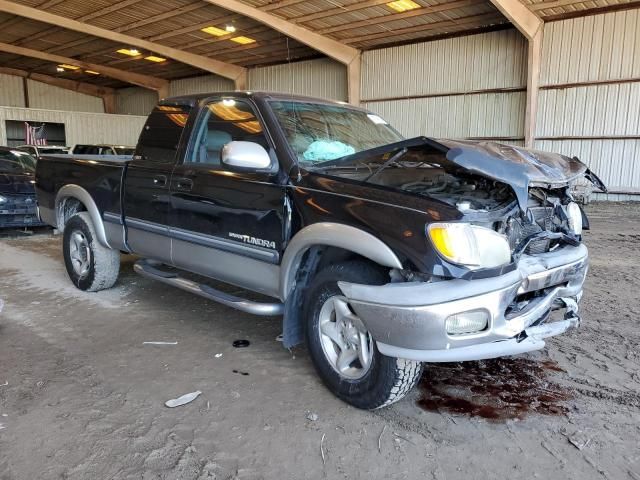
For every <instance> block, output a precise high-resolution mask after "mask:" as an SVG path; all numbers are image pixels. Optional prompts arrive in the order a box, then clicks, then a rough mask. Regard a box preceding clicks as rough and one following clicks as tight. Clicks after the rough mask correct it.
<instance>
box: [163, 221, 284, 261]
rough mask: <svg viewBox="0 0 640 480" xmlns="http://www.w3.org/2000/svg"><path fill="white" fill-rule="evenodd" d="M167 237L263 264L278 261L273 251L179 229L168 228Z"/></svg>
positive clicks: (276, 254)
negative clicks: (241, 256)
mask: <svg viewBox="0 0 640 480" xmlns="http://www.w3.org/2000/svg"><path fill="white" fill-rule="evenodd" d="M169 235H170V236H171V237H172V238H176V239H179V240H184V241H187V242H191V243H196V244H199V245H202V246H204V247H209V248H213V249H217V250H224V251H226V252H230V253H235V254H241V255H246V256H247V257H251V258H255V259H257V260H262V261H264V262H270V263H277V262H278V259H279V254H278V252H277V251H275V250H270V249H268V248H262V247H256V246H252V245H247V244H244V243H240V242H237V241H233V240H226V239H224V238H220V237H214V236H212V235H205V234H202V233H194V232H192V231H189V230H183V229H181V228H175V227H170V229H169Z"/></svg>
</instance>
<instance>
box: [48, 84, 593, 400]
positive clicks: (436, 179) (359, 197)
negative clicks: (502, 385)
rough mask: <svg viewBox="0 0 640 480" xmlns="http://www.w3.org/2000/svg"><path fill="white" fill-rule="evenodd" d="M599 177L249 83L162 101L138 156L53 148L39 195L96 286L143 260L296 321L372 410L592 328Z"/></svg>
mask: <svg viewBox="0 0 640 480" xmlns="http://www.w3.org/2000/svg"><path fill="white" fill-rule="evenodd" d="M583 177H586V178H587V179H588V180H590V181H591V182H592V183H594V184H595V185H596V186H597V187H598V188H600V189H602V190H605V186H604V185H603V184H602V182H600V181H599V180H598V178H597V177H596V176H595V175H594V174H593V173H591V172H590V171H589V170H588V169H587V167H586V166H585V165H584V164H583V163H581V162H580V161H579V160H578V159H576V158H573V159H571V158H568V157H564V156H561V155H556V154H550V153H544V152H538V151H532V150H526V149H523V148H517V147H513V146H508V145H501V144H496V143H489V142H471V141H454V140H437V139H433V138H427V137H417V138H412V139H405V138H403V137H402V136H401V135H400V134H399V133H398V132H397V131H396V130H394V129H393V128H392V127H391V126H390V125H389V124H388V123H387V122H386V121H385V120H383V119H382V118H380V117H379V116H378V115H375V114H373V113H371V112H368V111H366V110H363V109H360V108H355V107H352V106H348V105H344V104H341V103H336V102H329V101H325V100H319V99H313V98H307V97H295V96H288V95H280V94H269V93H258V92H253V93H251V92H231V93H216V94H209V95H194V96H185V97H178V98H170V99H166V100H163V101H162V102H160V104H159V105H158V106H157V107H156V108H155V109H154V110H153V112H152V113H151V115H150V116H149V118H148V120H147V122H146V125H145V127H144V129H143V131H142V133H141V135H140V139H139V143H138V146H137V148H136V151H135V155H134V156H133V159H132V160H130V161H126V162H121V163H117V162H109V161H96V160H82V159H78V158H75V159H74V158H46V157H45V158H42V159H41V160H40V161H39V162H38V165H37V172H36V187H37V194H38V202H39V211H40V215H41V218H42V219H43V220H44V221H46V222H47V223H48V224H50V225H53V226H55V227H57V228H58V229H59V230H61V231H64V242H63V244H64V261H65V264H66V268H67V271H68V273H69V277H70V278H71V280H72V281H73V283H74V284H75V285H76V286H77V287H78V288H80V289H82V290H87V291H96V290H101V289H105V288H109V287H111V286H112V285H113V284H114V283H115V282H116V279H117V277H118V270H119V262H120V261H119V257H120V253H121V252H123V253H135V254H137V255H139V256H140V257H141V258H142V259H141V260H139V261H138V262H137V263H136V265H135V269H136V271H137V272H138V273H140V274H142V275H144V276H147V277H150V278H154V279H156V280H159V281H161V282H164V283H168V284H171V285H175V286H177V287H179V288H182V289H185V290H189V291H191V292H193V293H196V294H198V295H201V296H204V297H206V298H209V299H212V300H215V301H217V302H221V303H223V304H225V305H228V306H231V307H234V308H237V309H240V310H242V311H245V312H249V313H253V314H257V315H274V316H275V315H282V316H283V317H284V320H283V338H284V345H285V347H292V346H294V345H296V344H299V343H302V342H303V341H305V340H306V344H307V346H308V350H309V353H310V355H311V358H312V360H313V363H314V365H315V366H316V368H317V371H318V373H319V375H320V376H321V378H322V380H323V381H324V382H325V383H326V385H327V386H328V387H329V389H331V390H332V391H333V392H334V393H335V394H336V395H337V396H338V397H340V398H342V399H343V400H345V401H347V402H349V403H350V404H352V405H355V406H356V407H360V408H368V409H372V408H378V407H383V406H385V405H389V404H391V403H393V402H395V401H397V400H398V399H400V398H402V397H403V396H404V395H405V394H406V393H407V392H408V391H409V390H410V389H411V388H412V387H413V386H414V384H415V383H416V381H417V380H418V378H419V377H420V373H421V371H422V364H423V362H451V361H465V360H479V359H486V358H494V357H499V356H504V355H514V354H518V353H523V352H528V351H532V350H537V349H540V348H542V347H543V346H544V345H545V342H544V338H546V337H550V336H553V335H557V334H560V333H562V332H564V331H566V330H567V329H569V328H571V327H575V326H577V325H578V324H579V320H580V319H579V316H578V305H577V302H578V301H579V300H580V297H581V295H582V285H583V282H584V279H585V275H586V272H587V266H588V255H587V249H586V247H585V246H584V245H583V243H582V241H581V234H582V230H583V229H585V228H588V221H587V218H586V216H585V214H584V212H583V211H582V209H581V207H580V206H579V205H578V204H577V203H576V202H574V200H573V199H572V196H571V190H570V186H571V185H572V184H573V183H574V182H576V181H578V180H580V179H582V178H583ZM183 271H185V272H189V275H185V274H183V273H181V272H183ZM193 274H197V275H193ZM193 278H202V279H204V281H196V280H194V279H193ZM206 279H215V280H218V281H221V282H224V283H228V284H233V285H236V286H239V287H242V288H243V289H246V290H247V291H248V292H257V293H260V294H262V295H263V296H264V298H265V300H264V301H256V300H255V295H254V294H249V295H247V297H246V298H241V297H238V296H232V295H229V294H227V293H224V292H221V291H219V290H218V289H215V288H213V287H212V286H211V285H210V284H209V283H211V282H209V283H207V280H206ZM250 298H251V299H250Z"/></svg>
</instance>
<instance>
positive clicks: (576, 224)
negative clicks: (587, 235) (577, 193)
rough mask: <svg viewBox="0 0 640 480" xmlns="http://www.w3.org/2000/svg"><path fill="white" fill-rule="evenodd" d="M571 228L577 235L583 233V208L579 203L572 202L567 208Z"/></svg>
mask: <svg viewBox="0 0 640 480" xmlns="http://www.w3.org/2000/svg"><path fill="white" fill-rule="evenodd" d="M566 212H567V218H568V219H569V229H570V230H571V231H572V232H573V233H575V234H576V235H581V234H582V210H580V206H578V204H577V203H575V202H571V203H570V204H569V205H567V208H566Z"/></svg>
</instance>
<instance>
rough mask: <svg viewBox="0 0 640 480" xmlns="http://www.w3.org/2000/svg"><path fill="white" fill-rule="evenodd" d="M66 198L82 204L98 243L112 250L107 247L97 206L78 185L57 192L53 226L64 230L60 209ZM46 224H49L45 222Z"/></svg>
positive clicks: (67, 186) (68, 186) (105, 235)
mask: <svg viewBox="0 0 640 480" xmlns="http://www.w3.org/2000/svg"><path fill="white" fill-rule="evenodd" d="M67 198H76V199H77V200H79V201H80V202H82V204H83V205H84V206H85V208H86V209H87V212H89V216H90V217H91V222H92V223H93V227H94V228H95V230H96V236H97V237H98V241H99V242H100V243H101V244H102V245H104V246H105V247H107V248H112V247H111V245H109V242H108V240H107V234H106V232H105V229H104V223H103V222H102V217H101V216H100V211H99V210H98V206H97V205H96V203H95V202H94V200H93V198H92V197H91V195H90V194H89V192H87V191H86V190H85V189H84V188H82V187H81V186H79V185H65V186H64V187H62V188H61V189H60V190H58V193H57V195H56V201H55V212H56V219H55V220H56V221H55V226H56V227H57V228H58V230H60V231H62V230H64V224H63V219H62V213H63V212H62V211H61V208H60V207H61V205H62V204H63V203H64V201H65V200H66V199H67ZM47 223H49V222H48V221H47Z"/></svg>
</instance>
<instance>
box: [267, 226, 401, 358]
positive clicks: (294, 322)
mask: <svg viewBox="0 0 640 480" xmlns="http://www.w3.org/2000/svg"><path fill="white" fill-rule="evenodd" d="M344 254H348V255H350V256H355V257H358V258H361V259H364V260H367V261H370V262H372V263H375V264H376V265H379V266H382V267H386V268H402V263H401V262H400V259H399V258H398V257H397V256H396V254H395V253H394V252H393V251H392V250H391V249H390V248H389V247H388V246H387V245H386V244H385V243H384V242H383V241H382V240H380V239H379V238H376V237H374V236H373V235H371V234H370V233H368V232H365V231H363V230H360V229H358V228H355V227H352V226H349V225H343V224H339V223H318V224H313V225H310V226H308V227H305V228H303V229H302V230H300V231H299V232H298V233H297V234H296V235H295V236H294V237H293V239H292V240H291V242H290V243H289V246H288V247H287V249H286V250H285V254H284V256H283V259H282V263H281V271H280V286H279V288H280V296H281V299H282V300H283V301H284V302H285V308H284V318H283V323H282V333H283V343H284V346H285V347H286V348H291V347H294V346H295V345H298V344H300V343H302V342H303V341H304V328H303V324H304V322H303V315H302V312H301V310H302V302H303V300H304V298H303V297H304V291H305V289H306V288H307V286H308V285H309V283H310V281H311V280H312V279H313V276H314V275H315V273H316V272H317V271H318V270H319V269H320V268H322V267H323V264H324V263H326V262H323V257H325V258H324V260H327V255H328V256H329V257H331V259H332V260H336V258H342V259H344ZM294 285H295V286H296V288H295V289H294V288H293V287H294Z"/></svg>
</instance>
